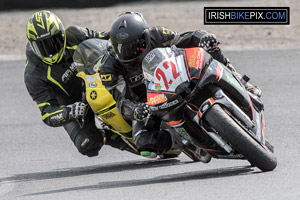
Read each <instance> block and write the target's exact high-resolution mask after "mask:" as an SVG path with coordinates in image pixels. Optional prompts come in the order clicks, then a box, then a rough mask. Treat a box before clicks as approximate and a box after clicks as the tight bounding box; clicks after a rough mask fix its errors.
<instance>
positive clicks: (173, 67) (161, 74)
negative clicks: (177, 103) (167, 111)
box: [155, 61, 180, 90]
mask: <svg viewBox="0 0 300 200" xmlns="http://www.w3.org/2000/svg"><path fill="white" fill-rule="evenodd" d="M163 67H164V68H165V69H169V67H171V70H172V75H173V79H174V80H175V79H176V78H177V77H178V76H179V75H180V73H179V72H177V69H176V65H175V64H174V63H173V62H172V61H165V62H164V63H163ZM155 76H156V78H157V79H158V80H159V81H160V80H161V79H163V82H164V84H165V87H166V89H167V90H168V89H169V85H171V84H172V83H173V80H172V79H170V81H169V82H168V81H167V77H166V75H165V73H164V72H163V71H162V70H161V69H160V68H158V69H157V70H156V72H155Z"/></svg>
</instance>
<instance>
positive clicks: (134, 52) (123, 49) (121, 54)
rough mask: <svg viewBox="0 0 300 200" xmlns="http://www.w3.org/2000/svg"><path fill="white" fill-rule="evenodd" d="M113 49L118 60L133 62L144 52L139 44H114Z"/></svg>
mask: <svg viewBox="0 0 300 200" xmlns="http://www.w3.org/2000/svg"><path fill="white" fill-rule="evenodd" d="M113 48H114V52H115V54H116V55H117V56H118V58H119V59H120V60H123V61H130V60H133V59H135V58H136V57H138V56H139V55H140V54H141V52H142V49H141V48H140V44H139V42H134V43H128V44H126V43H125V44H113Z"/></svg>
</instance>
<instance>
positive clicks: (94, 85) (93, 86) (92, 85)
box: [89, 82, 97, 88]
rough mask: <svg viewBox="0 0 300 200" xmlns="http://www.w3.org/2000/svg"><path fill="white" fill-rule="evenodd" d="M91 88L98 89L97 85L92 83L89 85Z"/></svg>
mask: <svg viewBox="0 0 300 200" xmlns="http://www.w3.org/2000/svg"><path fill="white" fill-rule="evenodd" d="M89 87H90V88H95V87H97V83H95V82H91V83H89Z"/></svg>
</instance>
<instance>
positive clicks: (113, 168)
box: [0, 50, 300, 200]
mask: <svg viewBox="0 0 300 200" xmlns="http://www.w3.org/2000/svg"><path fill="white" fill-rule="evenodd" d="M225 54H226V55H227V56H228V57H229V58H231V61H232V63H233V65H234V66H235V67H236V68H237V69H238V71H239V72H242V73H246V74H248V75H249V76H250V77H251V78H252V79H251V82H252V83H255V84H257V85H259V86H260V87H261V89H262V90H263V97H262V99H263V101H264V102H265V119H266V126H267V127H266V134H267V137H268V140H269V141H270V142H271V143H272V144H273V145H274V147H275V155H276V156H277V159H278V166H277V168H276V169H275V170H274V171H272V172H267V173H262V172H261V171H260V170H258V169H257V168H255V167H250V165H249V163H248V162H247V161H235V160H216V159H214V160H212V161H211V162H210V163H208V164H203V163H193V162H191V161H190V160H189V159H188V158H187V157H186V156H185V155H180V156H179V157H178V158H176V159H169V160H159V159H154V160H149V159H144V158H141V157H138V156H135V155H131V154H130V153H127V152H121V151H119V150H115V149H112V148H111V147H109V146H105V147H103V149H102V150H101V152H100V155H99V156H98V157H95V158H87V157H84V156H82V155H80V154H79V153H78V152H77V150H76V149H75V147H74V146H73V144H72V142H71V141H70V139H69V138H68V135H67V134H66V133H65V132H64V130H63V128H51V127H47V126H46V125H45V124H43V122H42V121H41V119H40V113H39V110H38V108H37V106H36V105H35V103H34V102H33V101H32V100H31V98H30V97H29V95H28V94H27V91H26V89H25V86H24V84H23V71H24V64H25V61H24V60H16V61H9V62H8V61H2V62H0V69H1V73H0V83H1V85H0V94H1V96H2V98H1V105H0V111H1V112H0V114H1V121H0V130H1V134H0V136H1V137H0V159H1V161H0V199H1V200H4V199H5V200H6V199H7V200H11V199H22V200H23V199H24V200H29V199H30V200H31V199H39V200H40V199H43V200H44V199H51V200H52V199H89V200H92V199H109V200H110V199H122V200H123V199H130V200H134V199H137V200H138V199H189V200H190V199H205V200H206V199H209V200H216V199H218V200H220V199H232V200H240V199H243V200H248V199H249V200H250V199H264V200H271V199H272V200H281V199H289V200H294V199H295V200H296V199H300V190H299V184H300V159H299V155H300V132H299V129H300V122H299V119H300V114H299V113H300V100H299V99H300V90H299V77H300V50H280V51H273V50H272V51H242V52H225Z"/></svg>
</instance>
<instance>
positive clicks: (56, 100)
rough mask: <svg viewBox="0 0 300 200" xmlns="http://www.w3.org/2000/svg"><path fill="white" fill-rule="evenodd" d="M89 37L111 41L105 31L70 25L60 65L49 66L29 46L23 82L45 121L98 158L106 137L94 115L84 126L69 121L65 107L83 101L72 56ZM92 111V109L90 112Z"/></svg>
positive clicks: (87, 119) (83, 152) (83, 151)
mask: <svg viewBox="0 0 300 200" xmlns="http://www.w3.org/2000/svg"><path fill="white" fill-rule="evenodd" d="M89 38H101V39H108V38H109V36H108V34H107V33H106V32H97V31H93V30H89V29H88V28H81V27H77V26H71V27H69V28H68V29H66V49H65V52H64V56H63V58H62V60H61V61H60V62H59V63H55V64H53V65H47V64H46V63H44V62H42V61H41V60H40V59H39V58H38V57H37V56H36V55H35V54H34V53H33V51H32V49H31V47H30V45H29V44H27V46H26V57H27V61H26V68H25V73H24V80H25V85H26V87H27V90H28V92H29V94H30V96H31V97H32V99H33V100H34V101H35V102H36V103H37V105H38V107H39V109H40V111H41V114H42V120H43V121H44V122H45V123H46V124H47V125H49V126H52V127H59V126H64V128H65V130H66V131H67V132H68V134H69V136H70V138H71V139H72V141H73V142H74V144H75V146H76V147H77V149H78V150H79V152H80V153H82V154H83V155H88V156H94V155H98V151H99V150H100V148H101V147H102V145H103V136H102V134H99V130H97V128H96V126H95V121H94V117H93V116H94V115H93V113H88V114H87V117H86V118H85V125H84V127H82V128H80V126H79V124H78V123H77V122H76V121H72V120H70V119H69V118H68V112H69V111H70V108H69V107H66V105H69V104H72V103H74V102H78V101H81V100H82V91H83V88H82V87H83V85H82V81H81V80H80V78H78V77H76V73H77V70H76V67H75V65H74V64H73V58H72V56H73V53H74V51H75V49H76V47H77V45H78V44H79V43H81V42H82V41H84V40H86V39H89ZM89 110H91V109H89Z"/></svg>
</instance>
